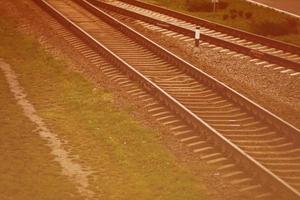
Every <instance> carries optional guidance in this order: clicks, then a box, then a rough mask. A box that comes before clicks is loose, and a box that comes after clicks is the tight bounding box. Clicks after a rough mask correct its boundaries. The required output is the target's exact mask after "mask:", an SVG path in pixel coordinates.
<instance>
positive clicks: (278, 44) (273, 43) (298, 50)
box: [119, 0, 300, 54]
mask: <svg viewBox="0 0 300 200" xmlns="http://www.w3.org/2000/svg"><path fill="white" fill-rule="evenodd" d="M119 1H122V2H125V3H128V4H131V5H135V6H139V7H141V8H145V9H150V10H153V11H157V12H160V13H163V14H166V15H169V16H172V17H175V18H178V19H182V20H185V21H187V22H190V23H194V24H197V25H200V26H204V27H207V28H211V29H214V30H217V31H220V32H223V33H228V34H230V35H232V36H236V37H240V38H244V39H247V40H251V41H254V42H258V43H260V44H264V45H267V46H270V47H274V48H277V49H282V50H285V51H288V52H291V53H295V54H300V47H299V46H297V45H293V44H290V43H286V42H282V41H278V40H274V39H270V38H267V37H264V36H261V35H257V34H254V33H249V32H247V31H243V30H240V29H236V28H232V27H229V26H226V25H222V24H219V23H216V22H211V21H208V20H205V19H201V18H197V17H194V16H192V15H188V14H184V13H181V12H178V11H174V10H171V9H168V8H165V7H161V6H157V5H154V4H150V3H145V2H141V1H138V0H119Z"/></svg>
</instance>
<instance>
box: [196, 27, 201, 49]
mask: <svg viewBox="0 0 300 200" xmlns="http://www.w3.org/2000/svg"><path fill="white" fill-rule="evenodd" d="M199 43H200V26H197V27H196V30H195V47H199Z"/></svg>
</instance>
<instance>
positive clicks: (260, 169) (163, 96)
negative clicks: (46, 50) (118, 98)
mask: <svg viewBox="0 0 300 200" xmlns="http://www.w3.org/2000/svg"><path fill="white" fill-rule="evenodd" d="M34 1H35V2H36V3H37V4H38V5H40V6H41V7H42V8H44V9H45V10H47V11H48V12H49V13H50V14H51V15H52V16H53V17H55V18H56V19H57V20H59V21H60V22H61V23H62V24H63V25H64V26H65V27H66V28H68V29H70V30H72V31H73V32H74V33H75V34H76V35H77V36H78V37H80V38H81V39H82V40H84V41H85V42H86V43H88V44H89V45H91V47H93V48H94V49H95V50H97V51H98V52H99V53H101V54H102V55H103V56H104V57H105V58H107V59H108V60H110V61H111V62H112V63H113V64H114V65H115V66H117V67H119V68H120V70H122V71H123V72H124V73H126V74H127V75H128V76H129V77H130V78H132V79H134V80H135V81H137V82H139V83H140V85H141V86H142V87H143V88H144V89H146V90H147V91H148V92H150V93H152V94H153V95H154V96H156V98H158V99H159V100H161V101H162V102H163V103H164V104H165V105H166V106H168V107H169V108H170V109H171V110H172V111H174V112H175V113H176V114H178V115H179V116H181V117H182V118H183V119H185V121H186V122H187V123H188V124H190V125H191V126H193V127H194V128H196V129H197V130H201V132H202V133H203V134H205V135H206V137H207V138H208V140H209V141H211V142H212V143H213V144H215V145H219V148H220V149H221V150H222V151H223V152H224V153H226V154H227V155H229V156H231V157H232V159H234V160H236V162H237V163H238V164H241V165H243V166H247V167H248V168H249V169H250V168H251V169H254V170H256V172H255V177H257V178H258V179H260V180H261V181H262V183H263V184H265V185H268V186H269V187H270V188H272V189H273V191H277V192H278V193H279V194H280V193H281V194H284V195H285V197H287V198H289V199H291V200H293V199H299V197H300V194H299V193H298V192H297V191H295V190H294V189H293V188H291V187H290V186H289V185H287V184H286V183H285V182H284V181H282V180H281V179H279V178H278V177H277V176H275V175H274V174H273V173H272V172H270V171H269V170H267V169H266V168H265V167H264V166H262V165H261V164H260V163H258V162H257V161H256V160H254V159H253V158H251V157H250V156H249V155H247V154H246V153H245V152H243V151H242V150H241V149H239V148H238V147H237V146H236V145H234V144H233V143H231V142H230V141H229V140H227V139H226V138H225V137H223V136H222V135H221V134H219V133H218V132H217V131H216V130H214V129H213V128H212V127H210V126H209V125H208V124H206V122H204V121H203V120H202V119H200V118H199V117H197V116H196V115H195V114H194V113H192V112H191V111H189V110H188V109H186V108H185V107H184V106H183V105H182V104H180V103H179V102H178V101H177V100H176V99H174V98H173V97H172V96H170V95H169V94H168V93H166V92H165V91H163V90H162V89H161V88H159V87H158V86H157V85H156V84H155V83H153V82H152V81H151V80H149V79H147V78H146V77H145V76H144V75H143V74H141V73H140V72H138V71H137V70H135V69H134V68H133V67H131V66H130V65H129V64H127V63H126V62H125V61H124V60H122V59H121V58H120V57H118V56H117V55H116V54H114V53H113V52H112V51H110V50H109V49H108V48H106V47H105V46H103V45H102V44H101V43H99V42H98V41H97V40H95V39H94V38H93V37H92V36H90V35H89V34H88V33H87V32H85V31H84V30H83V29H81V28H80V27H79V26H77V25H76V24H75V23H73V22H72V21H70V20H69V19H67V18H66V17H64V16H63V15H62V14H61V13H60V12H59V11H57V10H56V9H55V8H53V7H52V6H51V5H50V4H48V3H47V2H46V1H45V0H34ZM76 1H77V2H79V3H80V2H81V3H85V4H86V5H88V2H87V1H81V0H76ZM89 6H91V5H89ZM93 9H96V8H93ZM100 12H101V11H100ZM101 14H102V15H103V17H104V18H107V19H112V18H111V17H110V16H109V15H107V14H105V13H101Z"/></svg>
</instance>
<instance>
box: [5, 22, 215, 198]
mask: <svg viewBox="0 0 300 200" xmlns="http://www.w3.org/2000/svg"><path fill="white" fill-rule="evenodd" d="M12 24H13V22H12V21H10V20H7V19H5V18H1V19H0V38H1V40H0V57H2V58H4V59H5V60H6V61H7V62H9V63H10V64H11V65H12V66H13V68H14V70H15V71H16V72H17V73H18V78H19V81H20V83H21V85H22V86H23V87H24V88H25V90H26V92H27V94H28V99H29V100H30V101H31V102H32V103H33V104H34V105H35V107H36V109H37V111H38V114H39V115H40V116H41V117H43V118H44V119H45V121H46V124H47V125H48V127H50V129H51V130H52V131H53V132H55V133H57V134H58V135H59V136H60V138H62V139H65V140H67V141H68V144H67V145H65V148H66V149H69V150H70V151H71V152H72V153H75V154H76V155H79V157H80V161H79V162H80V163H82V165H83V166H89V167H90V168H91V169H92V170H93V171H95V173H94V174H93V175H91V177H90V181H91V183H92V190H94V191H96V193H97V194H99V196H98V198H99V199H118V200H119V199H143V200H146V199H156V200H157V199H172V200H182V199H189V200H193V199H195V200H196V199H197V200H199V199H206V200H209V199H210V198H208V197H207V196H206V193H207V190H206V188H205V186H204V185H202V184H201V183H199V181H198V180H199V179H196V178H195V177H194V175H193V173H192V172H191V171H189V170H188V168H186V167H184V166H182V165H180V164H179V163H178V162H177V161H176V158H175V157H174V156H173V155H172V154H170V152H169V151H168V150H167V149H166V147H165V146H164V145H162V144H161V141H160V136H159V133H158V132H156V131H154V130H152V129H151V128H147V127H145V126H142V125H140V124H139V123H138V122H137V121H136V120H135V119H133V118H132V117H131V116H130V115H129V114H128V112H127V111H128V110H129V109H130V108H124V109H122V110H120V109H118V108H117V107H116V106H114V98H113V97H112V95H111V94H110V93H109V92H107V91H105V90H104V89H101V88H100V89H95V88H94V85H92V84H91V83H89V82H87V81H86V80H85V79H83V78H82V77H81V76H80V75H79V74H77V73H74V72H72V71H71V70H70V69H68V67H67V66H66V64H65V63H64V62H63V61H61V60H57V59H54V58H52V57H51V56H50V55H49V54H48V53H46V52H45V51H43V50H42V48H41V47H40V46H39V44H38V43H37V42H35V41H34V39H33V38H31V37H28V36H24V35H21V34H19V33H17V32H16V31H15V30H14V27H13V25H12ZM205 170H206V169H203V172H204V173H205ZM100 194H101V196H100Z"/></svg>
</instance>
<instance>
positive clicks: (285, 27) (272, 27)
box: [252, 18, 298, 36]
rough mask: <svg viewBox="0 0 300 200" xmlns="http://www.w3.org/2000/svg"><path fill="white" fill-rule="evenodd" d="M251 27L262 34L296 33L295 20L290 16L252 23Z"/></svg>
mask: <svg viewBox="0 0 300 200" xmlns="http://www.w3.org/2000/svg"><path fill="white" fill-rule="evenodd" d="M252 27H253V29H254V31H255V33H257V34H261V35H264V36H280V35H286V34H296V33H298V29H297V20H296V19H292V18H289V19H283V20H281V21H275V20H274V21H262V22H259V23H258V24H254V25H253V26H252Z"/></svg>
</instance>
